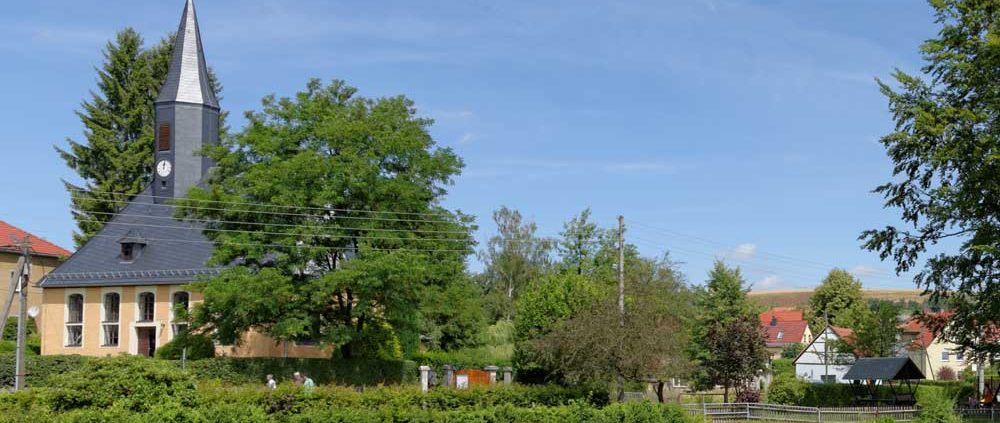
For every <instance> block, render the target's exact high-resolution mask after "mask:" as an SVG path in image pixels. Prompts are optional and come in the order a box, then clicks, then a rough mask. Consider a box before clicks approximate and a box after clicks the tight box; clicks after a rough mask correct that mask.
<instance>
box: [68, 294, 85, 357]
mask: <svg viewBox="0 0 1000 423" xmlns="http://www.w3.org/2000/svg"><path fill="white" fill-rule="evenodd" d="M63 295H64V297H63V346H64V347H66V348H82V347H83V343H84V341H85V333H84V332H85V331H84V330H83V326H84V322H85V321H86V320H87V294H86V293H85V292H84V290H82V289H67V290H65V292H64V293H63ZM74 295H79V296H80V322H79V323H70V321H69V298H70V297H72V296H74ZM70 326H72V327H78V328H80V343H79V344H77V345H71V344H70V343H69V328H70Z"/></svg>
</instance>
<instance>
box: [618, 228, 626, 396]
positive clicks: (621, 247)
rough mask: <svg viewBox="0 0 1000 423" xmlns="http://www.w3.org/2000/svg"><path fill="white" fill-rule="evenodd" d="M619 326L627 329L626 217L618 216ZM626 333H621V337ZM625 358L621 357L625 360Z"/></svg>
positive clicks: (620, 381) (620, 393)
mask: <svg viewBox="0 0 1000 423" xmlns="http://www.w3.org/2000/svg"><path fill="white" fill-rule="evenodd" d="M618 326H619V327H620V328H622V329H624V328H625V217H624V216H621V215H619V216H618ZM624 335H625V331H624V330H622V331H621V336H624ZM623 358H624V357H619V359H623ZM616 371H617V373H618V401H619V402H621V401H624V400H625V376H624V375H622V372H621V369H616Z"/></svg>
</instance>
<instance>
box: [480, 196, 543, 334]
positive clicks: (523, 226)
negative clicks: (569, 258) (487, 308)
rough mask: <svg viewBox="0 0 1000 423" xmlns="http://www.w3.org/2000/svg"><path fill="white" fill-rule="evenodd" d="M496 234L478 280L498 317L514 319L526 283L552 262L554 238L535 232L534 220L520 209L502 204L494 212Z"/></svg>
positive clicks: (484, 258) (495, 316)
mask: <svg viewBox="0 0 1000 423" xmlns="http://www.w3.org/2000/svg"><path fill="white" fill-rule="evenodd" d="M493 221H494V222H495V223H496V225H497V232H498V233H497V234H496V235H494V236H493V237H491V238H490V240H489V242H488V243H487V245H486V249H484V250H483V251H481V252H480V259H481V260H482V261H483V263H484V264H485V265H486V269H485V271H484V272H483V276H482V278H480V279H479V282H480V283H481V284H482V288H483V290H484V292H485V293H486V296H487V298H488V300H489V301H490V304H491V305H492V309H493V314H494V316H493V317H494V318H495V319H500V318H503V319H506V320H511V319H513V314H514V302H515V301H516V299H517V297H518V296H519V295H520V294H521V291H522V290H523V289H524V287H526V286H528V284H529V283H530V282H531V281H532V280H534V279H535V278H537V277H539V276H540V275H542V274H543V273H544V272H545V271H546V270H547V269H548V268H549V266H550V265H551V259H550V257H549V256H550V254H551V252H552V248H553V242H552V240H550V239H545V238H540V237H538V236H536V235H535V231H536V230H537V229H538V228H537V226H536V225H535V224H534V223H533V222H525V221H524V219H523V218H522V217H521V213H520V212H518V211H517V210H513V209H509V208H507V207H501V208H500V209H498V210H496V211H494V212H493Z"/></svg>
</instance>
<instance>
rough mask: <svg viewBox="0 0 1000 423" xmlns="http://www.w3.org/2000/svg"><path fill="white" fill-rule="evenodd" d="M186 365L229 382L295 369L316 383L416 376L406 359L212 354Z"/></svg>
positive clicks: (280, 376)
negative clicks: (257, 356) (227, 355)
mask: <svg viewBox="0 0 1000 423" xmlns="http://www.w3.org/2000/svg"><path fill="white" fill-rule="evenodd" d="M187 368H188V369H189V370H191V372H192V373H193V374H194V375H195V377H197V378H199V379H218V380H221V381H223V382H226V383H230V384H245V383H261V384H263V383H264V376H265V375H267V374H272V375H274V377H275V379H277V380H278V381H279V382H280V381H283V380H290V379H291V377H292V374H293V373H295V372H305V373H307V374H308V375H309V377H311V378H312V379H313V380H314V381H316V383H319V384H337V385H347V386H375V385H399V384H415V383H417V380H418V377H419V374H418V370H417V364H416V363H414V362H412V361H405V360H367V359H365V360H341V359H325V358H236V357H215V358H210V359H204V360H195V361H188V362H187Z"/></svg>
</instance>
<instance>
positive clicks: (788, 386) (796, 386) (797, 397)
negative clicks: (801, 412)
mask: <svg viewBox="0 0 1000 423" xmlns="http://www.w3.org/2000/svg"><path fill="white" fill-rule="evenodd" d="M808 385H809V383H808V382H806V381H804V380H801V379H798V378H796V377H794V376H782V377H775V378H774V381H772V382H771V386H768V387H767V402H770V403H774V404H787V405H799V404H801V403H802V399H803V398H805V395H806V389H807V388H808Z"/></svg>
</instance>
